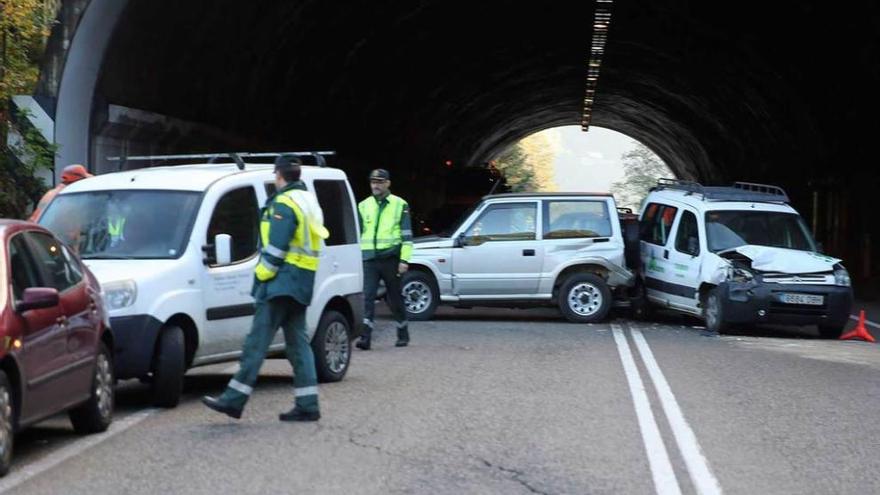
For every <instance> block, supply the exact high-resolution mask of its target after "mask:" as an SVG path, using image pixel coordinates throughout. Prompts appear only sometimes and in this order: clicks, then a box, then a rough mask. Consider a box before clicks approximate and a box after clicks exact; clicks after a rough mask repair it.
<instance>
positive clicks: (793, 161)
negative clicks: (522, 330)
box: [39, 0, 880, 294]
mask: <svg viewBox="0 0 880 495" xmlns="http://www.w3.org/2000/svg"><path fill="white" fill-rule="evenodd" d="M601 9H604V10H602V11H608V12H610V15H611V19H610V22H609V23H608V27H607V42H606V43H605V46H604V52H603V53H602V54H601V66H600V67H601V68H600V69H599V70H598V78H597V81H595V85H594V87H595V95H594V98H593V105H592V107H591V115H590V120H589V125H590V126H598V127H605V128H609V129H612V130H615V131H618V132H622V133H624V134H626V135H628V136H630V137H632V138H633V139H635V140H638V141H640V142H642V143H644V144H645V145H647V146H648V147H649V148H651V149H652V150H653V151H654V152H656V153H657V154H658V155H659V156H660V157H661V158H662V159H663V160H664V161H665V162H666V163H667V165H668V166H669V167H670V168H671V169H672V170H673V171H674V172H675V173H676V175H677V176H678V177H680V178H685V179H691V180H697V181H700V182H703V183H711V184H723V183H729V182H730V181H733V180H741V181H752V182H762V183H772V184H778V185H781V186H783V187H784V188H785V189H786V190H787V191H788V193H789V195H790V196H791V198H792V203H793V205H794V206H795V207H796V208H797V209H798V210H799V211H800V212H801V213H802V214H803V215H804V217H805V218H806V219H807V221H808V223H809V224H810V226H811V228H812V229H813V231H814V234H815V236H816V237H817V238H818V239H819V240H820V241H821V242H822V243H823V244H824V249H825V251H826V252H828V253H830V254H832V255H835V256H838V257H841V258H844V259H845V260H846V262H847V266H848V267H849V268H850V271H851V272H852V273H853V276H854V278H855V279H856V280H857V281H858V282H859V283H860V284H862V286H861V287H862V289H861V290H863V291H864V292H865V293H866V294H868V293H872V291H875V292H876V290H877V285H878V284H877V282H876V281H877V274H878V273H880V270H878V269H877V267H876V266H874V265H873V264H872V260H873V259H877V254H878V251H880V249H878V248H877V246H876V240H877V239H878V236H880V222H878V221H877V220H876V219H875V218H874V215H873V209H874V208H873V203H874V202H873V201H872V199H873V198H872V195H873V194H874V192H875V191H877V189H878V187H880V172H878V171H877V169H876V165H874V161H875V159H874V152H875V145H874V139H875V135H876V133H877V132H876V131H877V130H878V125H877V123H876V118H877V110H878V98H877V97H876V95H875V91H874V89H875V88H876V87H878V82H880V81H878V79H880V74H878V71H880V60H878V54H880V48H878V47H880V44H878V39H877V36H878V35H877V33H878V32H880V7H878V5H877V4H876V3H874V2H869V1H853V2H847V3H846V4H841V5H835V4H830V3H827V2H815V1H793V0H785V1H777V2H738V3H717V2H692V1H685V0H653V1H648V0H630V1H620V0H618V1H614V2H610V1H607V0H605V1H603V0H599V1H591V0H580V1H569V0H560V1H554V2H513V1H504V0H486V1H482V2H465V1H459V0H420V1H406V2H404V1H383V2H368V1H340V2H329V1H318V0H298V1H261V2H232V1H229V0H219V1H217V0H214V1H207V0H190V1H187V2H172V1H169V0H150V1H147V0H91V1H88V0H66V1H65V2H63V5H62V18H63V20H64V22H61V23H60V24H59V26H58V27H56V30H55V32H53V34H52V38H51V40H50V53H49V57H47V62H46V66H45V67H44V69H43V76H42V79H41V83H40V90H39V91H40V92H41V93H43V94H44V96H47V97H49V98H51V99H53V101H54V102H55V107H54V109H53V111H52V113H53V115H54V118H55V137H56V140H57V141H58V143H59V145H60V149H59V154H58V161H57V162H56V164H57V165H61V164H66V163H72V162H87V163H88V164H89V166H90V168H91V169H92V170H93V171H95V172H98V173H104V172H110V171H113V170H116V169H118V168H120V167H128V166H135V165H132V164H125V163H121V162H120V161H118V160H116V161H114V160H111V159H110V158H111V157H118V156H120V155H156V154H166V153H195V152H213V151H229V150H232V149H235V150H248V151H279V150H317V149H320V150H335V151H336V153H337V155H336V156H335V157H334V160H333V164H334V165H335V166H338V167H340V168H343V169H345V170H346V171H347V172H348V173H349V174H350V176H351V177H352V182H353V185H355V187H356V190H357V192H358V194H365V193H366V187H365V186H366V184H365V183H364V181H363V180H360V179H361V178H362V177H363V176H365V174H366V171H367V170H368V169H370V168H372V167H383V168H387V169H390V170H391V171H392V174H393V177H394V181H393V182H394V184H395V188H396V189H397V190H399V191H401V192H403V193H405V194H407V195H409V196H411V197H412V198H413V201H412V202H413V203H414V209H416V210H418V209H423V210H425V209H430V208H436V207H439V206H441V205H442V197H443V196H444V195H448V194H450V189H456V188H462V187H466V185H464V184H462V181H463V179H456V177H463V176H459V175H456V173H457V172H458V171H461V170H465V169H466V168H467V167H477V168H479V167H481V166H483V165H484V164H485V163H486V162H488V161H489V160H490V159H492V158H493V157H494V156H496V155H497V154H498V153H499V152H501V151H502V150H504V149H505V148H506V147H508V146H510V145H511V144H513V143H515V142H516V141H517V140H519V139H521V138H523V137H525V136H527V135H529V134H531V133H534V132H536V131H540V130H542V129H547V128H551V127H554V126H561V125H581V124H582V123H583V122H584V98H585V94H586V93H585V92H586V89H587V78H588V74H590V72H589V62H590V61H591V60H593V59H595V58H596V57H595V56H594V55H595V54H593V53H591V40H594V39H595V35H596V32H595V29H594V23H595V20H596V18H597V17H596V14H597V12H598V11H599V10H601ZM591 57H592V58H591ZM588 135H589V133H588V134H587V136H588ZM480 177H482V176H480ZM468 180H470V179H468ZM474 180H476V179H474ZM473 187H474V189H475V190H477V191H481V190H482V188H483V187H485V189H486V190H487V191H488V189H489V187H488V185H476V186H473ZM872 239H874V241H873V242H872Z"/></svg>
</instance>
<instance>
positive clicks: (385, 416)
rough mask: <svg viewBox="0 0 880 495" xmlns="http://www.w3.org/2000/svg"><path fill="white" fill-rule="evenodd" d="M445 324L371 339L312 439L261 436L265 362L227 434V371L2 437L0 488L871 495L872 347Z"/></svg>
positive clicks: (877, 387) (203, 372) (879, 486)
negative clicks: (8, 439)
mask: <svg viewBox="0 0 880 495" xmlns="http://www.w3.org/2000/svg"><path fill="white" fill-rule="evenodd" d="M695 325H698V322H695V321H689V320H679V319H675V318H669V319H666V320H663V321H662V322H660V323H644V322H632V321H629V320H626V319H624V318H621V317H618V318H615V319H612V320H611V321H610V322H608V323H605V324H597V325H572V324H567V323H565V322H563V321H562V320H560V319H559V318H558V317H557V316H556V313H555V312H554V311H552V310H529V311H523V310H467V311H465V310H459V311H454V310H443V311H442V312H441V314H440V315H439V316H438V318H437V319H435V320H434V321H431V322H426V323H415V324H413V325H412V328H411V332H412V336H413V344H412V345H411V346H410V347H408V348H405V349H397V348H395V347H393V340H394V335H393V329H392V328H391V327H392V326H391V325H390V324H388V323H387V322H386V324H385V325H384V327H383V329H382V330H381V331H380V332H379V335H378V339H377V342H376V344H375V345H374V350H372V351H369V352H362V351H358V352H356V353H355V355H354V357H353V362H352V366H351V369H350V371H349V374H348V376H347V377H346V379H345V380H344V381H343V382H341V383H337V384H330V385H322V386H321V406H322V412H323V415H324V417H323V418H322V419H321V421H320V422H319V423H317V424H286V423H280V422H279V421H278V419H277V415H278V413H279V412H281V411H283V410H287V409H289V407H290V406H291V402H292V390H291V388H292V385H291V380H290V367H289V365H288V364H287V363H286V361H281V360H270V361H267V364H266V366H265V367H264V370H263V373H262V375H261V378H260V381H259V383H258V386H257V391H256V392H255V395H254V397H253V399H252V400H251V403H250V404H249V405H248V408H247V410H246V412H245V416H244V417H243V418H242V420H240V421H234V420H231V419H228V418H226V417H225V416H221V415H218V414H216V413H214V412H212V411H209V410H208V409H206V408H204V407H203V406H202V405H201V404H200V403H199V401H198V398H199V397H200V396H201V395H204V394H215V393H218V392H219V391H220V390H221V389H222V387H223V386H224V384H225V382H226V381H227V380H228V379H229V376H230V372H231V369H230V368H231V366H230V364H226V365H217V366H212V367H208V368H201V369H197V370H193V371H191V372H190V374H189V376H188V379H187V385H186V394H185V398H184V400H183V402H182V403H181V405H180V406H179V407H178V408H176V409H173V410H155V409H151V408H150V407H148V405H147V404H146V397H145V389H144V386H143V385H140V384H139V383H137V382H134V383H132V382H127V383H124V384H122V385H121V386H120V389H119V391H118V403H119V404H118V414H117V417H116V421H115V423H114V426H113V428H111V430H110V432H109V433H107V434H103V435H98V436H92V437H78V436H76V435H74V434H73V432H72V430H71V428H70V426H69V424H68V423H67V421H66V419H65V418H55V419H53V420H50V421H48V422H46V423H43V424H41V425H40V426H38V427H36V428H32V429H30V430H28V431H26V432H23V433H22V434H20V435H19V436H18V437H17V439H16V440H17V445H16V449H17V452H16V457H15V464H14V466H13V470H12V472H11V473H10V475H9V476H7V477H6V478H5V479H3V480H0V490H3V489H6V490H8V491H9V493H13V492H14V493H21V494H58V493H64V494H79V493H82V494H98V493H113V494H119V493H125V494H127V495H130V494H139V493H150V494H154V493H166V494H169V493H188V494H197V493H301V492H304V491H305V492H308V493H346V494H350V493H358V494H360V493H456V494H460V493H504V494H516V493H524V494H529V493H543V494H560V493H573V494H585V493H615V494H616V493H664V494H665V493H672V494H674V493H720V492H725V493H743V494H754V493H798V494H802V493H853V494H866V493H878V492H880V474H878V473H880V455H878V453H880V447H878V445H880V442H878V440H877V439H880V425H878V422H877V411H878V410H880V347H878V346H877V345H876V344H866V343H857V342H839V341H824V340H819V339H816V338H814V335H813V334H812V332H811V331H810V330H809V329H802V330H781V329H749V330H748V331H742V332H740V334H739V335H729V336H728V335H725V336H718V335H712V334H708V333H707V332H705V330H703V329H701V328H698V327H695Z"/></svg>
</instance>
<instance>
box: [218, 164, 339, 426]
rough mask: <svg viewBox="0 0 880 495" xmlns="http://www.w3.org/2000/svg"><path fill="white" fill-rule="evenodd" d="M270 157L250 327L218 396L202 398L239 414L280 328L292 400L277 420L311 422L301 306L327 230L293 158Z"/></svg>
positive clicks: (310, 375)
mask: <svg viewBox="0 0 880 495" xmlns="http://www.w3.org/2000/svg"><path fill="white" fill-rule="evenodd" d="M293 160H295V162H292V161H291V159H289V158H287V157H284V156H280V157H278V159H277V160H276V161H275V186H276V189H277V191H278V192H277V193H276V194H275V195H274V196H272V197H271V198H269V200H268V201H267V202H266V207H265V208H263V213H262V221H261V222H260V234H261V240H262V244H261V245H262V250H261V253H260V261H259V263H258V264H257V267H256V269H255V270H254V275H255V280H254V287H253V290H252V294H253V296H254V300H255V301H256V314H255V315H254V322H253V326H252V327H251V331H250V333H249V334H248V336H247V338H246V339H245V342H244V348H243V349H242V355H241V362H240V368H239V370H238V372H237V373H236V374H235V376H234V377H233V378H232V380H230V381H229V384H228V385H227V387H226V390H225V391H224V392H223V395H221V396H220V397H218V398H214V397H208V396H205V397H203V398H202V402H203V403H204V404H205V405H206V406H208V407H209V408H211V409H213V410H215V411H218V412H222V413H225V414H227V415H229V416H231V417H233V418H236V419H237V418H240V417H241V413H242V410H243V409H244V406H245V404H246V403H247V401H248V399H249V398H250V395H251V393H252V392H253V386H254V384H255V383H256V381H257V375H259V373H260V367H261V366H262V364H263V359H264V358H265V357H266V351H267V350H268V349H269V345H270V344H271V343H272V339H273V338H274V337H275V333H276V332H277V331H278V328H279V327H281V328H283V330H284V341H285V344H286V345H285V348H284V350H285V353H286V355H287V359H288V360H289V361H290V364H291V366H293V386H294V389H293V390H294V396H295V404H294V408H293V409H291V410H290V411H289V412H286V413H282V414H281V415H280V416H279V419H280V420H281V421H317V420H318V419H319V418H320V417H321V414H320V411H319V408H318V385H317V384H318V382H317V376H316V372H315V357H314V355H313V354H312V348H311V346H310V345H309V344H310V343H309V338H308V334H307V332H306V307H307V306H308V305H309V303H311V300H312V290H313V288H314V284H315V272H316V271H317V269H318V257H319V255H320V249H321V246H322V245H323V241H324V239H326V238H327V237H328V236H329V232H327V229H326V228H325V227H324V215H323V212H322V211H321V207H320V206H319V204H318V200H317V198H316V197H315V195H314V194H312V193H310V192H308V191H306V186H305V184H303V182H302V181H300V163H299V162H298V159H296V158H293Z"/></svg>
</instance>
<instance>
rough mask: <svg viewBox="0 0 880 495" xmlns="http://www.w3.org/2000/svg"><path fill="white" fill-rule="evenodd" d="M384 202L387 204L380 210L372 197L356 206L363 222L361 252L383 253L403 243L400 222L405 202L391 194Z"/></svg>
mask: <svg viewBox="0 0 880 495" xmlns="http://www.w3.org/2000/svg"><path fill="white" fill-rule="evenodd" d="M386 200H387V201H388V203H387V204H386V205H385V208H380V206H379V202H378V201H376V198H374V197H369V198H367V199H365V200H364V201H361V203H360V204H359V205H358V211H359V212H360V214H361V219H362V220H363V222H364V225H363V236H361V250H363V251H384V250H386V249H390V248H393V247H395V246H397V245H400V244H402V243H403V233H402V232H401V231H400V221H401V217H402V216H403V209H404V208H405V207H406V202H405V201H404V200H403V199H402V198H399V197H397V196H394V195H393V194H392V195H389V196H388V197H387V198H386ZM389 210H390V211H389Z"/></svg>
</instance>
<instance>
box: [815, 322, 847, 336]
mask: <svg viewBox="0 0 880 495" xmlns="http://www.w3.org/2000/svg"><path fill="white" fill-rule="evenodd" d="M845 328H846V323H843V324H839V325H834V324H831V325H819V336H820V337H822V338H823V339H834V340H837V339H839V338H840V336H841V335H842V334H843V330H844V329H845Z"/></svg>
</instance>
